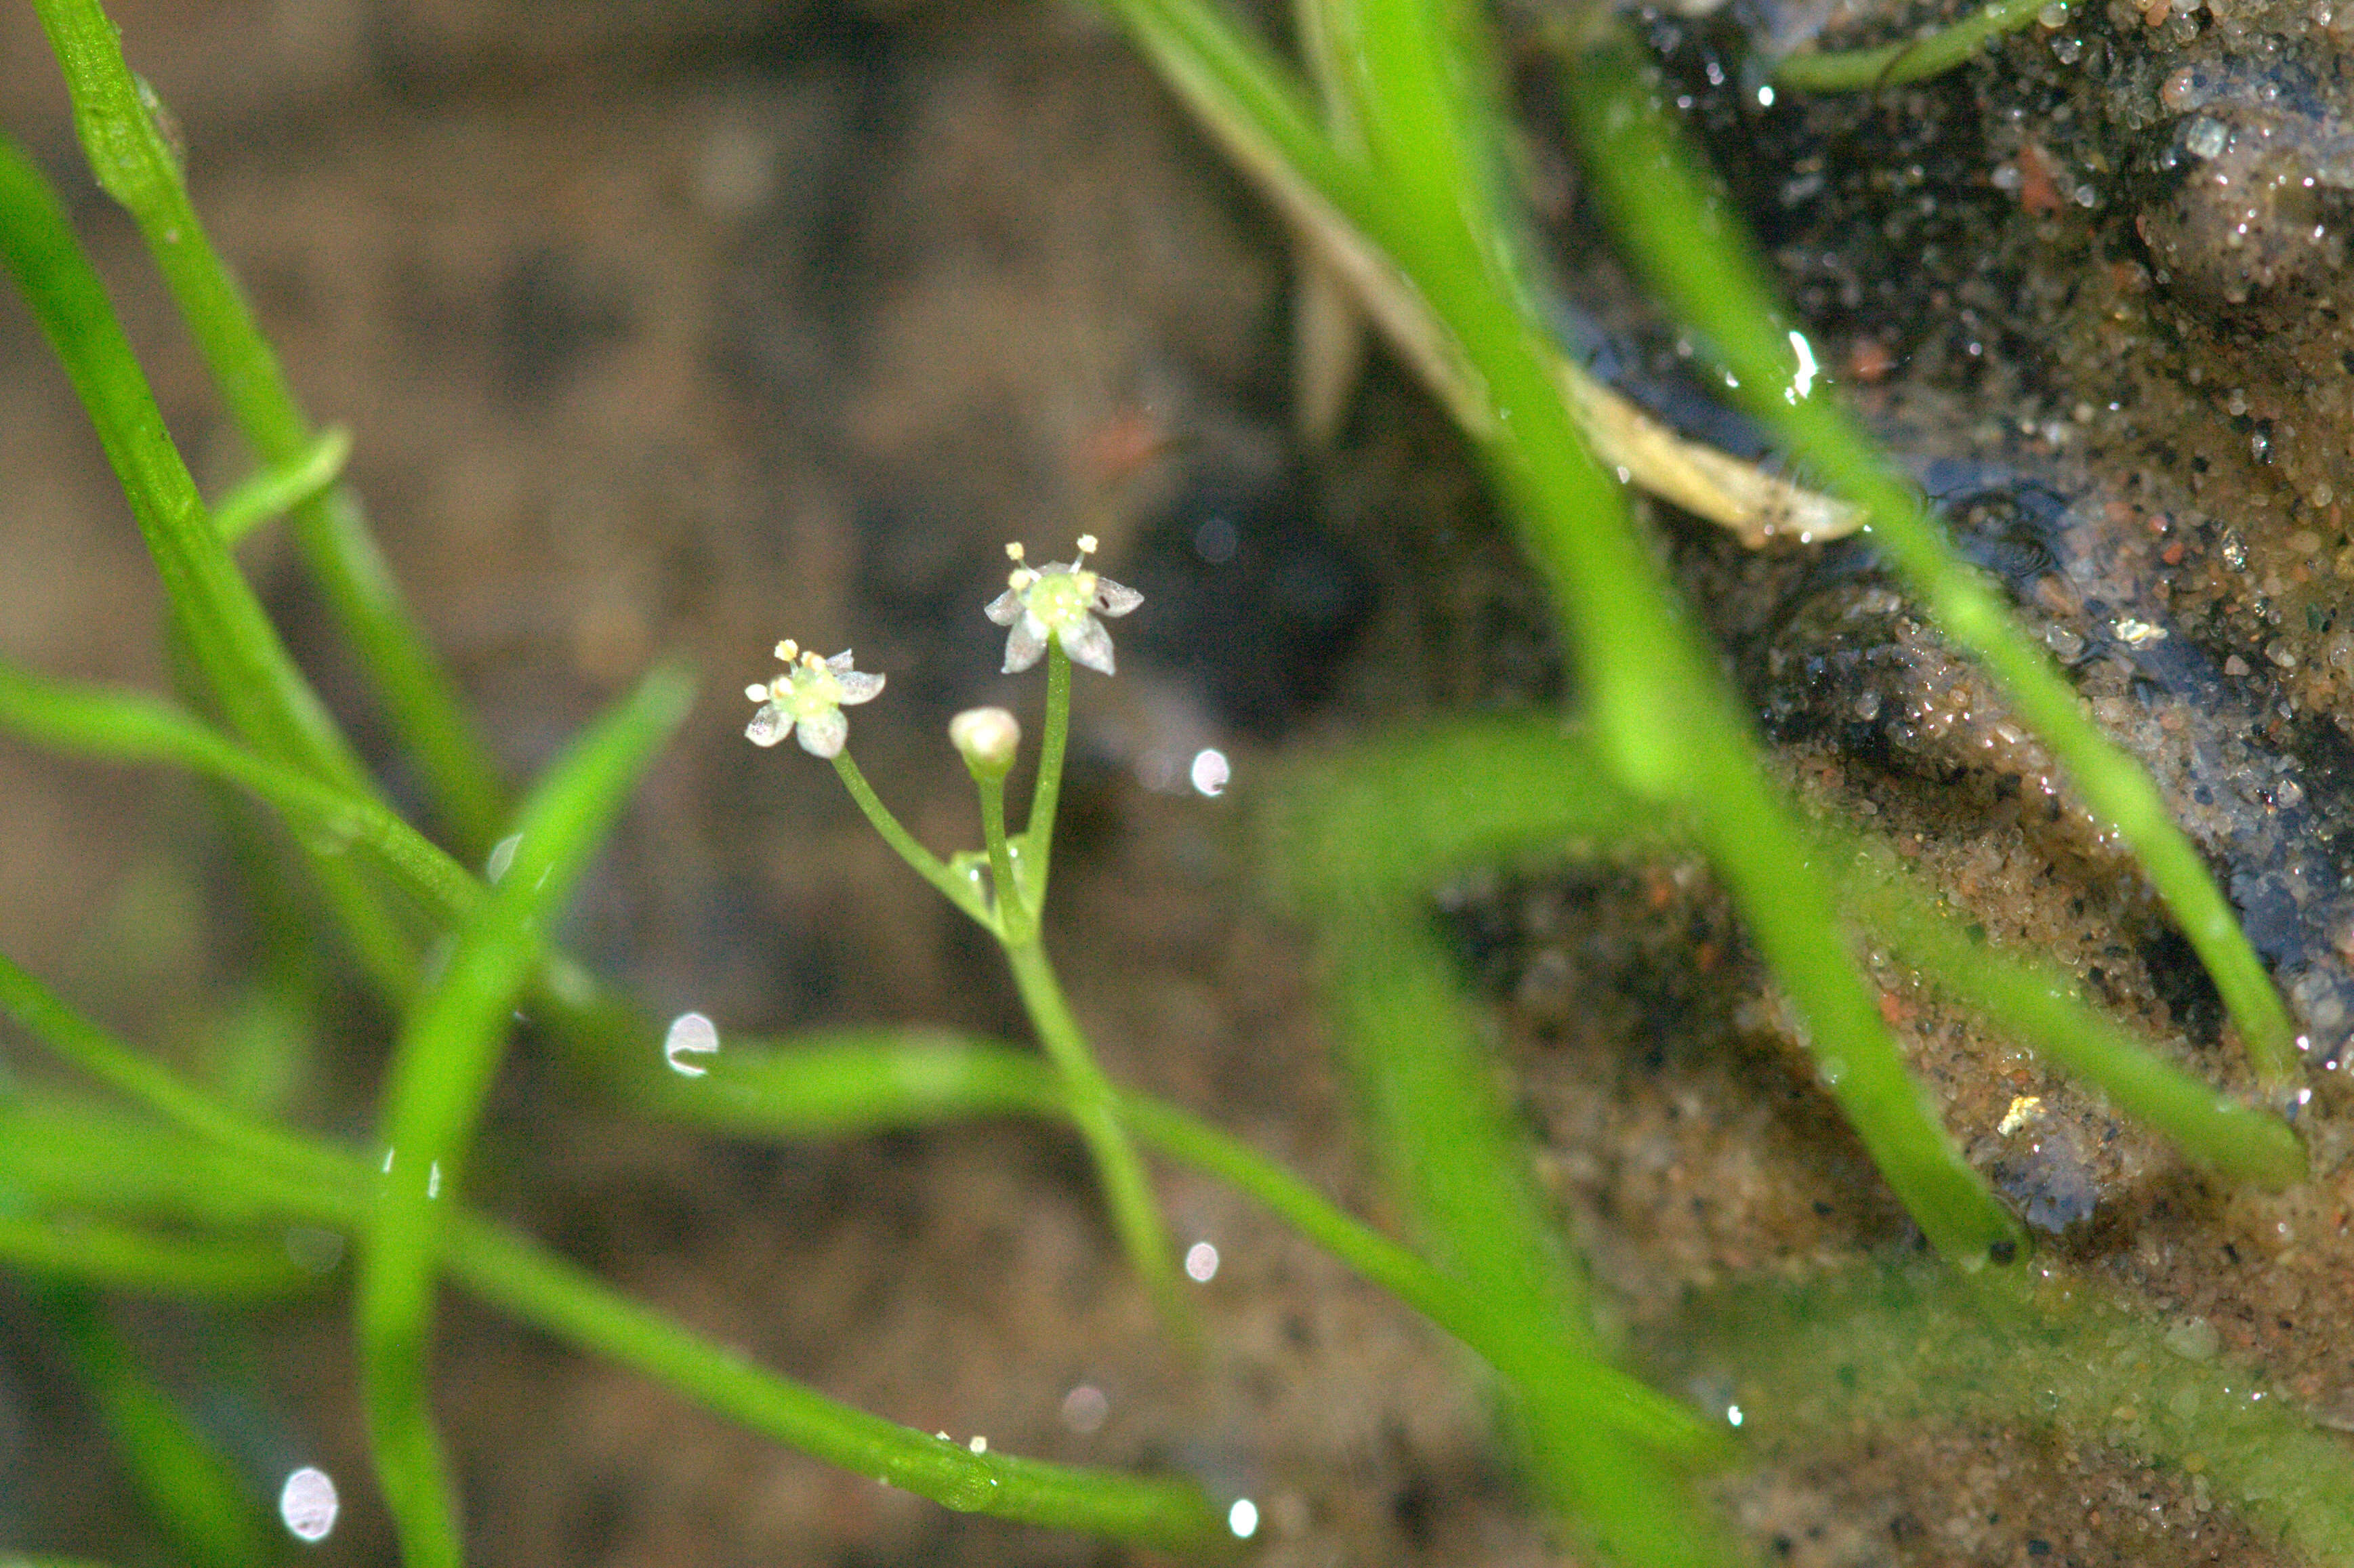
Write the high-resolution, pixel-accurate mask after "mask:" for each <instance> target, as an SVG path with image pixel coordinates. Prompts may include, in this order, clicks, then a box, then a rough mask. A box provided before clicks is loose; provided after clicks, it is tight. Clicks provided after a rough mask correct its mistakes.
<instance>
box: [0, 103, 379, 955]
mask: <svg viewBox="0 0 2354 1568" xmlns="http://www.w3.org/2000/svg"><path fill="white" fill-rule="evenodd" d="M150 129H151V130H152V127H151V128H150ZM0 261H5V265H6V267H7V269H8V270H9V272H10V273H11V274H12V276H14V278H15V279H16V284H17V286H18V288H19V289H20V290H21V291H22V292H23V294H24V297H25V302H26V303H27V305H28V306H29V307H30V308H31V310H32V312H33V315H34V319H35V320H36V321H37V322H38V323H39V324H40V328H41V333H42V335H43V336H44V337H46V338H47V339H48V343H49V346H50V348H51V349H52V351H53V352H55V353H56V355H57V356H58V361H59V362H60V363H61V364H62V365H63V366H64V367H65V371H66V375H67V376H68V378H69V379H70V380H71V381H72V383H73V386H74V390H75V392H76V393H77V394H78V395H79V396H80V399H81V403H82V407H83V408H84V409H85V410H86V411H87V412H88V413H89V415H90V423H91V425H92V427H93V428H94V429H96V430H97V432H98V437H99V442H100V445H101V446H102V447H103V448H104V449H105V451H106V455H107V461H108V462H109V463H110V464H111V466H112V467H113V469H114V471H115V475H116V477H117V479H118V480H120V481H121V482H122V490H123V494H124V496H125V497H126V498H127V499H128V500H129V502H130V503H131V510H132V514H133V517H135V518H136V519H137V521H138V524H139V530H140V534H141V535H142V537H143V539H144V540H145V543H146V546H147V550H148V554H149V556H151V557H152V558H153V559H154V563H155V570H156V575H157V576H158V577H160V578H161V579H162V582H163V586H164V594H165V597H166V598H167V599H168V600H169V601H170V605H171V613H172V617H173V620H174V624H175V630H176V631H177V633H178V634H179V635H180V636H181V637H183V638H184V639H185V640H186V646H187V649H188V652H189V654H190V656H191V658H192V659H193V661H194V662H195V663H196V668H197V669H198V670H199V672H200V673H202V675H203V677H204V683H205V686H206V688H207V691H208V692H209V694H211V696H212V699H213V700H214V701H215V702H216V703H217V704H218V705H219V706H220V711H221V713H222V715H224V717H225V718H226V719H227V720H228V724H229V726H230V727H231V728H233V729H235V730H236V731H237V732H238V733H239V735H241V736H244V737H245V738H246V739H247V741H249V743H250V744H251V745H252V746H253V747H254V748H255V749H256V750H257V751H260V752H261V753H262V754H263V755H265V756H267V757H270V758H275V759H277V760H279V761H281V762H283V763H286V764H288V765H290V766H292V767H294V768H300V769H302V770H303V771H305V772H308V773H311V774H313V775H314V776H316V777H317V778H319V779H322V780H323V781H325V782H327V783H329V784H333V785H335V786H338V787H341V788H344V789H349V790H351V791H353V792H355V793H358V794H372V793H373V792H374V786H373V784H372V783H371V781H370V780H369V779H368V778H367V775H366V771H365V770H364V769H363V768H361V766H360V764H359V761H358V758H357V757H356V756H355V754H354V753H353V751H352V749H351V747H350V744H349V743H348V742H347V741H346V740H345V738H344V736H343V734H342V732H341V731H340V730H338V729H337V728H336V727H335V725H334V720H333V719H332V718H330V717H329V716H328V715H327V712H326V709H325V708H324V706H323V705H321V703H320V702H319V699H318V695H317V694H316V693H314V692H313V691H312V689H311V687H310V685H309V683H307V682H306V681H305V680H304V679H303V677H302V673H301V672H300V671H299V670H298V669H297V668H296V667H295V665H294V662H293V660H292V658H291V657H290V656H289V655H288V653H287V652H286V648H285V645H284V644H283V642H282V641H280V639H279V636H278V633H277V630H276V629H275V628H274V627H273V626H271V624H270V619H269V617H268V616H267V615H266V614H265V613H264V612H263V610H262V608H261V604H260V600H259V599H257V598H256V597H255V596H254V593H253V590H252V588H250V586H249V585H248V584H247V582H246V580H245V578H244V577H243V575H242V574H241V573H240V572H239V569H238V567H237V563H236V561H235V560H234V559H233V558H232V557H231V556H230V555H229V553H228V546H226V545H225V544H223V543H222V541H221V538H220V535H219V534H218V533H217V530H216V529H215V528H214V526H213V524H212V521H211V519H210V517H209V516H208V515H207V513H206V511H205V505H204V501H203V498H202V497H201V496H199V495H198V494H197V493H196V482H195V480H193V479H192V478H190V477H189V474H188V470H187V465H186V463H184V462H183V461H181V458H180V453H179V450H178V449H177V448H176V447H175V446H174V445H173V444H172V439H171V433H170V431H169V430H168V429H165V427H164V418H163V415H162V413H161V412H160V411H159V410H158V409H157V408H156V407H155V399H154V394H153V393H152V392H151V391H150V390H149V388H148V386H147V377H146V375H145V373H144V372H143V371H142V370H141V369H140V366H139V361H138V359H137V357H136V356H135V355H133V353H132V350H131V343H130V339H129V338H128V337H126V336H125V335H124V334H123V331H122V323H121V322H119V321H118V320H117V319H116V317H115V314H114V308H113V305H112V304H111V302H109V300H108V298H107V295H106V290H105V287H104V285H103V284H102V283H101V281H99V277H98V273H97V271H96V270H95V269H93V268H92V267H91V266H90V259H89V258H88V257H87V256H86V255H84V254H83V252H82V249H81V245H80V241H79V240H77V239H76V238H75V237H74V233H73V229H72V228H71V227H70V226H69V224H68V223H67V221H66V216H65V210H64V207H63V206H62V205H61V204H60V203H59V202H58V196H57V193H56V192H55V191H54V190H53V189H51V188H50V186H49V183H48V179H47V178H46V177H44V176H43V175H42V174H41V172H40V170H39V168H38V167H37V165H35V164H33V162H32V161H31V160H30V159H29V158H27V157H26V155H25V154H24V152H23V151H22V149H20V148H19V147H18V146H17V145H16V143H14V142H12V141H9V140H7V139H6V138H5V137H0ZM311 863H312V867H313V874H315V875H316V877H317V878H318V880H319V884H320V885H321V887H322V888H323V890H324V891H325V893H326V895H327V896H328V898H329V900H330V901H331V902H332V903H333V904H334V906H335V908H336V911H337V913H338V914H339V915H340V916H342V918H343V923H344V927H345V933H346V935H347V936H348V937H349V938H350V940H351V943H352V950H353V952H354V954H355V956H356V957H357V958H358V959H359V960H360V962H361V964H362V966H363V967H364V968H365V969H366V971H367V973H368V975H369V977H370V978H371V979H372V980H375V981H376V984H377V985H378V986H379V987H381V988H382V989H383V991H385V993H386V994H387V996H389V997H394V998H398V997H401V996H405V995H406V994H408V989H409V987H410V985H411V984H412V983H413V981H414V978H415V974H416V969H417V957H416V951H415V943H414V941H413V939H412V938H410V937H409V936H408V933H407V932H406V931H405V930H404V929H403V928H402V927H401V926H400V923H399V921H398V918H397V917H396V916H393V915H392V914H391V913H390V912H389V911H388V910H387V908H386V907H385V906H384V905H383V903H382V901H381V900H380V899H379V898H378V897H377V895H376V890H375V889H374V888H372V887H370V886H369V885H367V884H366V882H365V881H364V880H363V879H362V878H361V876H360V875H359V874H358V872H357V871H356V870H355V868H354V867H353V866H352V865H351V864H350V863H349V862H348V859H347V858H345V857H342V856H338V855H334V854H320V853H313V856H312V857H311Z"/></svg>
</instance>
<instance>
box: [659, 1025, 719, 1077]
mask: <svg viewBox="0 0 2354 1568" xmlns="http://www.w3.org/2000/svg"><path fill="white" fill-rule="evenodd" d="M718 1049H719V1029H718V1026H717V1025H716V1024H714V1023H713V1022H711V1020H709V1019H708V1018H705V1017H704V1016H703V1014H701V1013H699V1012H682V1013H680V1014H679V1015H678V1016H677V1017H676V1018H675V1019H673V1020H672V1022H671V1026H670V1033H668V1034H667V1035H665V1036H663V1060H665V1061H667V1062H668V1063H669V1064H670V1065H671V1071H673V1072H674V1073H684V1075H686V1076H688V1077H690V1078H699V1077H701V1076H703V1075H704V1074H705V1073H707V1072H709V1071H710V1069H709V1068H708V1067H705V1066H702V1065H699V1064H697V1063H694V1062H690V1061H688V1060H686V1058H687V1057H689V1056H708V1055H711V1054H713V1053H715V1052H716V1051H717V1050H718Z"/></svg>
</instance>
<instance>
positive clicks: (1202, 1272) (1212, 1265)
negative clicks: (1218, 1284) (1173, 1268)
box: [1185, 1242, 1218, 1285]
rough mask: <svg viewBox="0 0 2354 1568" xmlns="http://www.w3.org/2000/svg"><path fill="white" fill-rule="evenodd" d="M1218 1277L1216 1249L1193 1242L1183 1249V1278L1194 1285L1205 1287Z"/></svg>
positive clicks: (1207, 1244)
mask: <svg viewBox="0 0 2354 1568" xmlns="http://www.w3.org/2000/svg"><path fill="white" fill-rule="evenodd" d="M1185 1277H1186V1278H1188V1279H1190V1280H1192V1281H1193V1282H1194V1283H1195V1284H1196V1285H1207V1284H1208V1283H1210V1281H1212V1280H1213V1279H1215V1278H1216V1277H1218V1249H1217V1248H1216V1247H1214V1246H1212V1245H1210V1244H1209V1243H1208V1242H1195V1243H1194V1244H1193V1245H1192V1246H1189V1247H1187V1248H1186V1249H1185Z"/></svg>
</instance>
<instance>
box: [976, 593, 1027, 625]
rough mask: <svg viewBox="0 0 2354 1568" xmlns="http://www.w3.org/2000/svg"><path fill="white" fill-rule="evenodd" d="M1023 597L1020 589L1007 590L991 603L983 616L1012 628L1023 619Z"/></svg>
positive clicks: (982, 612)
mask: <svg viewBox="0 0 2354 1568" xmlns="http://www.w3.org/2000/svg"><path fill="white" fill-rule="evenodd" d="M1022 609H1023V606H1022V595H1021V592H1020V591H1019V590H1018V589H1015V588H1007V589H1006V590H1005V591H1004V592H1003V593H1002V594H999V595H998V596H997V597H996V598H995V599H991V600H990V601H989V604H988V606H987V607H986V608H985V609H982V610H981V614H983V615H985V616H987V617H989V619H990V620H993V621H995V622H997V624H998V625H1000V626H1011V625H1013V623H1014V622H1015V621H1017V620H1021V619H1022Z"/></svg>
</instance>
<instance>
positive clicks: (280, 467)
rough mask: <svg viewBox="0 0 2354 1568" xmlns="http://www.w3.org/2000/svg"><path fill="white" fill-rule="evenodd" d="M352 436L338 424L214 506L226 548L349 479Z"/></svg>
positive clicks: (215, 521) (249, 478)
mask: <svg viewBox="0 0 2354 1568" xmlns="http://www.w3.org/2000/svg"><path fill="white" fill-rule="evenodd" d="M351 455H352V433H351V432H350V431H349V430H346V429H344V428H343V427H342V426H340V425H338V426H336V427H334V429H327V430H323V431H321V432H320V433H319V435H318V437H317V439H315V440H313V441H312V442H311V444H310V445H309V446H307V447H305V448H303V449H302V450H301V451H300V452H297V453H296V454H295V455H294V456H293V457H292V458H290V459H289V460H287V461H284V462H281V463H272V464H270V465H269V466H268V467H266V468H262V469H260V470H258V471H255V472H254V473H252V474H249V475H248V476H247V477H246V478H245V479H244V480H242V481H240V482H239V483H238V484H237V485H236V486H234V487H233V488H232V489H231V490H230V491H229V492H228V493H227V494H226V495H223V496H222V497H221V498H220V499H219V500H218V501H217V502H215V503H213V526H214V527H216V528H217V529H219V530H220V536H221V541H222V543H224V544H228V545H235V544H236V543H237V542H238V541H239V540H240V539H242V538H244V537H245V536H246V535H248V534H250V533H252V532H253V531H254V530H255V529H256V528H259V527H260V526H261V525H262V524H265V523H267V522H269V521H270V520H271V519H272V518H276V517H282V516H284V515H285V514H287V513H289V512H291V511H292V510H293V509H294V508H295V507H298V506H301V505H303V504H304V503H308V502H309V501H311V500H312V499H313V497H315V496H317V495H319V494H321V493H323V492H324V491H325V490H326V488H327V487H328V486H329V485H331V484H333V483H334V482H335V481H337V480H338V479H341V478H342V477H343V475H344V464H345V463H346V462H348V461H350V460H351Z"/></svg>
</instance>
